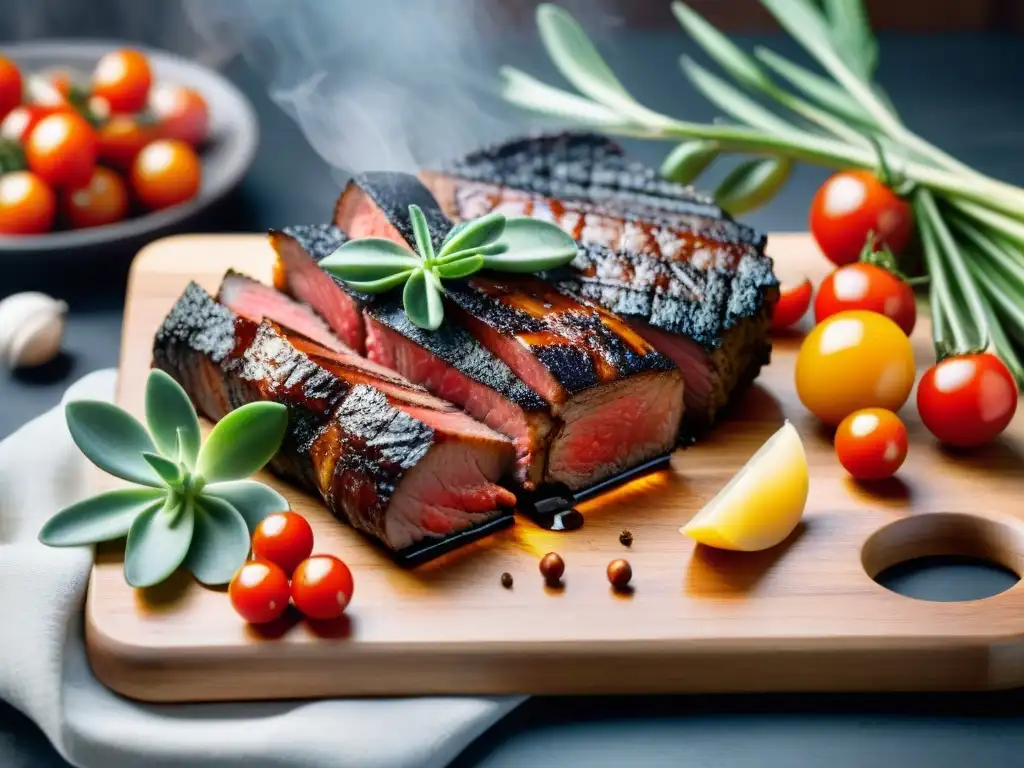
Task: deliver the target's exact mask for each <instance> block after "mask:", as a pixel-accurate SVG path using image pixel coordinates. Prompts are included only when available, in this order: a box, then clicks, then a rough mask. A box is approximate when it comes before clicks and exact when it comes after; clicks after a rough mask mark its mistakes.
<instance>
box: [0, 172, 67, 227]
mask: <svg viewBox="0 0 1024 768" xmlns="http://www.w3.org/2000/svg"><path fill="white" fill-rule="evenodd" d="M56 211H57V198H56V196H55V195H54V194H53V190H52V189H50V188H49V187H48V186H47V185H46V182H45V181H43V180H42V179H40V178H39V177H38V176H36V175H35V174H34V173H31V172H29V171H14V172H13V173H5V174H4V175H3V176H0V234H2V235H39V234H42V233H43V232H49V231H50V230H51V229H52V228H53V219H54V216H55V215H56Z"/></svg>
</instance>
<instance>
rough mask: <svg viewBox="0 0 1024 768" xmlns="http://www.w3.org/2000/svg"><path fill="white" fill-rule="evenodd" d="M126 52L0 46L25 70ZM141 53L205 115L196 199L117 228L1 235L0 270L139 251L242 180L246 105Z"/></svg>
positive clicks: (181, 68)
mask: <svg viewBox="0 0 1024 768" xmlns="http://www.w3.org/2000/svg"><path fill="white" fill-rule="evenodd" d="M123 47H125V43H118V42H99V41H96V42H80V41H60V40H53V41H45V42H33V43H25V44H17V45H5V46H3V47H2V48H0V53H2V54H3V55H4V56H6V57H7V58H9V59H11V60H12V61H14V62H15V63H16V64H17V65H18V66H19V67H20V68H21V69H22V71H23V72H38V71H40V70H45V69H51V68H55V67H68V68H71V69H74V70H78V71H82V72H91V71H92V69H93V67H94V66H95V64H96V62H97V61H99V59H100V57H101V56H103V54H105V53H107V52H108V51H111V50H116V49H117V48H123ZM143 50H145V52H146V54H147V56H149V62H150V66H151V67H152V69H153V79H154V82H160V81H167V82H170V83H177V84H180V85H185V86H188V87H190V88H195V89H196V90H197V91H199V92H200V93H201V94H202V95H203V97H204V98H205V99H206V103H207V105H208V106H209V110H210V145H209V147H208V148H206V149H204V151H203V154H202V161H203V181H202V186H201V188H200V190H199V194H198V195H197V196H196V197H195V198H194V199H192V200H190V201H189V202H187V203H183V204H182V205H178V206H175V207H173V208H167V209H165V210H162V211H156V212H154V213H149V214H145V215H143V216H140V217H138V218H133V219H127V220H125V221H121V222H118V223H116V224H108V225H106V226H102V227H92V228H88V229H79V230H71V231H62V232H53V233H51V234H46V235H28V236H20V237H11V236H7V237H4V236H0V269H2V267H3V264H4V262H5V261H7V262H10V261H17V260H19V259H20V258H25V257H35V258H43V257H45V256H46V255H47V254H52V255H53V256H54V257H56V258H55V260H58V261H59V260H62V259H63V258H65V257H70V256H74V255H75V254H76V253H78V252H81V253H82V254H83V255H84V254H85V253H89V254H93V253H100V252H102V251H104V250H105V248H104V246H109V247H111V248H113V247H115V246H116V248H117V250H119V251H121V250H124V249H128V248H138V247H141V246H142V245H144V244H145V243H146V242H148V241H150V240H152V239H154V238H155V237H158V236H162V235H165V234H170V233H171V232H174V231H177V230H181V229H183V228H185V225H186V223H187V221H188V220H189V219H190V218H192V217H194V216H195V215H196V214H198V213H199V212H200V211H202V210H204V209H205V208H207V207H209V206H210V205H211V204H212V203H214V202H216V201H217V200H219V199H220V198H221V197H223V196H224V195H225V194H227V192H229V191H230V190H231V189H232V188H233V187H234V186H235V185H236V184H238V182H239V181H241V179H242V177H243V176H244V175H245V173H246V171H247V170H248V169H249V166H250V165H251V163H252V160H253V157H254V155H255V154H256V147H257V144H258V143H259V127H258V124H257V121H256V114H255V112H254V111H253V108H252V105H250V104H249V102H248V100H247V99H246V98H245V96H243V95H242V93H241V92H240V91H239V90H238V89H237V88H235V86H233V85H232V84H231V83H230V82H228V81H227V80H226V79H225V78H223V77H222V76H221V75H219V74H218V73H216V72H214V71H213V70H210V69H207V68H206V67H203V66H201V65H199V64H196V63H194V62H191V61H188V60H186V59H183V58H181V57H179V56H175V55H173V54H170V53H164V52H162V51H156V50H152V49H143Z"/></svg>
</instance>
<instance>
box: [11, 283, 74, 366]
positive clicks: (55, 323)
mask: <svg viewBox="0 0 1024 768" xmlns="http://www.w3.org/2000/svg"><path fill="white" fill-rule="evenodd" d="M67 309H68V307H67V304H65V303H64V302H63V301H58V300H57V299H54V298H52V297H50V296H47V295H46V294H44V293H38V292H35V291H29V292H25V293H18V294H14V295H13V296H8V297H7V298H6V299H4V300H3V301H0V361H2V362H3V363H4V364H5V365H6V366H7V367H9V368H19V367H31V366H37V365H43V364H44V363H47V362H49V361H50V360H52V359H53V358H54V357H56V356H57V354H58V353H59V352H60V345H61V339H62V337H63V335H64V322H65V315H66V314H67Z"/></svg>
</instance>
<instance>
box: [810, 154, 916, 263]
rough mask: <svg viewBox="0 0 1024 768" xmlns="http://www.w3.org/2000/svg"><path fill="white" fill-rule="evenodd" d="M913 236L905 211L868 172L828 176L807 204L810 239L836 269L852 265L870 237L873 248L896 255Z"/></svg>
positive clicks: (911, 222)
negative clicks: (872, 241) (887, 249)
mask: <svg viewBox="0 0 1024 768" xmlns="http://www.w3.org/2000/svg"><path fill="white" fill-rule="evenodd" d="M913 231H914V216H913V212H912V210H911V208H910V206H909V205H908V204H907V202H906V201H905V200H903V199H902V198H900V197H898V196H897V195H896V193H895V192H893V191H892V190H891V189H889V187H887V186H885V185H884V184H883V183H882V182H880V181H879V180H878V179H877V178H876V177H875V175H874V174H873V173H871V171H864V170H856V171H841V172H839V173H837V174H835V175H834V176H831V177H830V178H829V179H828V180H827V181H826V182H825V183H824V184H823V185H822V186H821V188H820V189H819V190H818V192H817V194H816V195H815V196H814V201H813V202H812V203H811V234H813V235H814V239H815V240H816V241H817V242H818V247H819V248H821V250H822V253H824V254H825V256H827V257H828V258H829V259H830V260H831V261H832V262H833V263H835V264H838V265H839V266H842V265H844V264H852V263H853V262H855V261H857V259H858V258H859V257H860V252H861V249H863V248H864V243H865V242H867V239H868V235H869V234H871V233H874V236H875V242H876V243H877V244H878V245H879V246H887V247H888V248H889V250H891V251H893V252H895V253H900V252H901V251H903V249H904V248H906V247H907V244H908V243H909V242H910V238H911V235H912V234H913Z"/></svg>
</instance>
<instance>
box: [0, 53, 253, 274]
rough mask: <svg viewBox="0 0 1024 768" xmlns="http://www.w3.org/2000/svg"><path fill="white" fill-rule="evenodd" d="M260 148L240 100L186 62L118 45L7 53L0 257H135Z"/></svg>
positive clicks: (218, 191)
mask: <svg viewBox="0 0 1024 768" xmlns="http://www.w3.org/2000/svg"><path fill="white" fill-rule="evenodd" d="M258 140H259V132H258V127H257V121H256V117H255V113H254V112H253V109H252V106H251V105H250V104H249V102H248V101H247V100H246V98H245V97H244V96H243V95H242V94H241V93H240V92H239V91H238V89H236V88H235V87H234V86H233V85H232V84H231V83H229V82H228V81H227V80H225V79H224V78H223V77H221V76H220V75H219V74H217V73H216V72H214V71H212V70H209V69H207V68H205V67H202V66H200V65H199V64H196V63H194V62H190V61H188V60H186V59H182V58H180V57H177V56H174V55H172V54H168V53H163V52H159V51H154V50H140V49H137V48H131V47H123V46H119V45H117V44H100V43H81V42H53V43H29V44H23V45H12V46H5V47H4V48H3V49H0V254H3V253H7V254H10V255H14V254H21V253H37V252H40V251H44V252H54V253H57V252H59V253H63V254H67V253H69V252H73V251H78V250H79V249H87V248H95V247H96V246H108V245H113V244H115V243H116V244H119V245H121V246H125V247H127V246H128V245H130V244H132V245H134V246H136V247H138V246H140V245H142V244H143V243H144V242H146V241H148V240H150V239H153V238H154V237H156V236H159V235H163V234H167V233H169V232H170V231H173V230H174V229H175V228H176V227H178V226H180V225H182V224H183V223H184V222H185V221H187V220H188V219H189V218H191V217H193V216H195V215H196V214H198V213H199V212H200V211H202V210H204V209H206V208H207V207H209V206H210V205H211V204H212V203H214V202H215V201H217V200H218V199H220V198H221V197H223V196H224V195H225V194H226V193H227V192H228V191H230V190H231V189H232V188H233V187H234V186H235V185H236V184H237V183H238V182H239V181H240V180H241V179H242V177H243V176H244V175H245V173H246V171H247V170H248V168H249V166H250V165H251V163H252V160H253V157H254V155H255V152H256V147H257V144H258ZM0 258H2V257H0Z"/></svg>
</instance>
